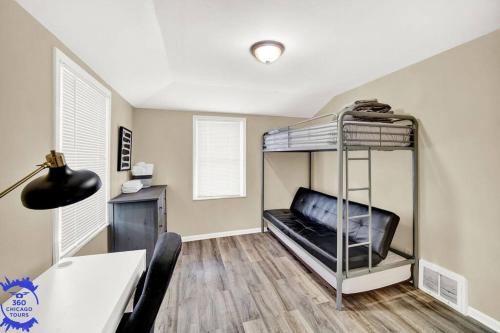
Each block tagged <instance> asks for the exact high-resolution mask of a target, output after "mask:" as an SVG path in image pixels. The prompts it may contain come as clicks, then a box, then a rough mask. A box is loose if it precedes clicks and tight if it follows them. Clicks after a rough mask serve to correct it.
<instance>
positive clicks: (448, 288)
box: [419, 259, 467, 314]
mask: <svg viewBox="0 0 500 333" xmlns="http://www.w3.org/2000/svg"><path fill="white" fill-rule="evenodd" d="M419 288H420V289H422V290H423V291H425V292H426V293H428V294H429V295H431V296H433V297H435V298H437V299H438V300H440V301H441V302H443V303H445V304H447V305H449V306H451V307H452V308H454V309H455V310H457V311H459V312H461V313H463V314H467V281H466V280H465V278H464V277H463V276H461V275H458V274H456V273H453V272H450V271H449V270H447V269H445V268H442V267H439V266H437V265H435V264H433V263H430V262H428V261H425V260H423V259H420V267H419Z"/></svg>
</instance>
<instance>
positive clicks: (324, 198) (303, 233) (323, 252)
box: [264, 187, 399, 271]
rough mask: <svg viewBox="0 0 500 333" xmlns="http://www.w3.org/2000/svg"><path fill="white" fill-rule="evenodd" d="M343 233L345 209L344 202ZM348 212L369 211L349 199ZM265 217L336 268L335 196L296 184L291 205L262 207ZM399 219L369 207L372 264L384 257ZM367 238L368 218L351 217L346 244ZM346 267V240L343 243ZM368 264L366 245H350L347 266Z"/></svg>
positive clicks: (308, 250) (365, 265) (361, 212)
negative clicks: (370, 215)
mask: <svg viewBox="0 0 500 333" xmlns="http://www.w3.org/2000/svg"><path fill="white" fill-rule="evenodd" d="M343 207H344V215H343V216H344V225H343V230H344V234H345V230H346V228H345V209H346V205H345V202H344V205H343ZM349 213H350V216H355V215H365V214H368V206H367V205H364V204H361V203H357V202H353V201H349ZM264 218H265V219H266V220H268V222H270V223H272V224H273V225H274V226H275V227H276V228H278V229H279V230H280V231H281V232H282V233H284V234H285V235H286V236H288V237H289V238H291V239H292V240H293V241H295V242H296V243H297V244H299V245H300V246H301V247H302V248H303V249H304V250H306V251H307V252H309V253H310V254H311V255H312V256H314V257H315V258H317V259H318V260H320V261H321V262H322V263H323V264H325V265H326V266H327V267H329V268H330V269H331V270H333V271H336V270H337V254H336V253H337V198H336V197H334V196H331V195H327V194H324V193H321V192H317V191H313V190H310V189H307V188H303V187H301V188H299V190H298V191H297V193H296V194H295V197H294V199H293V202H292V205H291V207H290V209H272V210H266V211H264ZM398 223H399V216H397V215H396V214H394V213H392V212H389V211H386V210H383V209H379V208H375V207H372V244H373V248H372V265H373V266H376V265H377V264H379V263H380V262H381V261H382V260H383V259H385V258H386V257H387V253H388V252H389V248H390V245H391V242H392V238H393V237H394V233H395V232H396V228H397V226H398ZM367 241H368V218H367V217H365V218H358V219H351V220H350V224H349V244H354V243H364V242H367ZM343 253H344V261H343V262H344V267H343V270H345V244H344V251H343ZM360 267H368V247H367V246H358V247H353V248H350V249H349V269H354V268H360Z"/></svg>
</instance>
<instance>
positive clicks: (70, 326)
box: [0, 250, 146, 333]
mask: <svg viewBox="0 0 500 333" xmlns="http://www.w3.org/2000/svg"><path fill="white" fill-rule="evenodd" d="M145 268H146V251H145V250H139V251H127V252H117V253H108V254H99V255H93V256H83V257H73V258H66V259H63V260H61V261H60V262H59V263H58V264H57V265H54V266H52V267H51V268H50V269H48V270H47V271H45V272H44V273H43V274H42V275H40V276H39V277H38V278H37V279H35V280H34V283H35V284H36V285H38V289H37V295H38V298H39V300H40V305H39V307H38V309H39V311H37V312H36V315H35V317H36V319H37V320H38V324H35V325H34V326H33V328H32V329H31V330H30V333H31V332H35V333H36V332H40V333H68V332H71V333H80V332H81V333H94V332H95V333H101V332H106V333H107V332H115V331H116V328H117V327H118V324H119V323H120V319H121V317H122V315H123V312H124V311H125V308H126V306H127V304H128V302H129V299H130V297H131V296H132V294H133V292H134V290H135V287H136V285H137V282H138V281H139V278H140V276H141V274H142V272H143V271H144V270H145ZM12 278H14V277H12ZM0 317H1V314H0Z"/></svg>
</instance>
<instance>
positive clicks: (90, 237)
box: [55, 223, 109, 263]
mask: <svg viewBox="0 0 500 333" xmlns="http://www.w3.org/2000/svg"><path fill="white" fill-rule="evenodd" d="M108 226H109V223H106V224H104V225H102V226H101V227H99V229H97V230H96V231H94V232H93V233H91V234H89V235H88V236H87V237H85V238H84V239H83V240H82V241H81V242H80V243H78V244H76V245H75V246H74V247H73V248H72V249H70V250H69V251H68V252H66V253H65V254H64V255H61V256H59V259H58V260H55V263H57V262H58V261H59V260H61V259H63V258H67V257H73V256H74V255H75V254H77V253H78V251H80V250H81V249H82V248H83V247H84V246H85V245H87V244H88V243H90V241H92V240H93V239H94V238H96V237H97V235H99V234H100V233H101V232H102V231H103V230H104V229H107V228H108ZM56 259H57V258H56Z"/></svg>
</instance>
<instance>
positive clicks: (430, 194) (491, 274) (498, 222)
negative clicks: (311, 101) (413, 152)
mask: <svg viewBox="0 0 500 333" xmlns="http://www.w3.org/2000/svg"><path fill="white" fill-rule="evenodd" d="M372 97H377V98H379V99H380V100H382V101H384V102H387V103H390V104H391V105H393V106H394V107H395V108H397V109H400V111H401V112H405V113H409V114H412V115H414V116H415V117H417V118H418V119H419V121H420V126H421V130H420V148H421V150H420V158H421V159H420V177H421V178H420V179H421V180H420V199H421V207H420V223H421V232H420V246H421V256H422V258H425V259H427V260H429V261H431V262H434V263H436V264H438V265H441V266H443V267H446V268H448V269H450V270H452V271H455V272H457V273H459V274H462V275H464V276H465V277H466V278H467V280H468V281H469V297H470V300H469V301H470V305H471V306H472V307H474V308H476V309H478V310H480V311H482V312H484V313H486V314H488V315H490V316H492V317H494V318H496V319H497V320H500V302H499V298H500V264H499V263H498V259H497V255H498V254H499V253H500V242H499V241H498V237H499V236H500V219H499V216H498V213H497V207H498V206H497V205H498V202H499V200H500V194H499V189H500V177H499V174H498V172H499V170H500V153H499V152H500V150H499V140H500V30H499V31H496V32H494V33H492V34H489V35H487V36H484V37H482V38H479V39H477V40H474V41H472V42H470V43H467V44H464V45H461V46H459V47H456V48H454V49H451V50H449V51H446V52H444V53H442V54H439V55H437V56H434V57H432V58H430V59H427V60H425V61H422V62H420V63H418V64H415V65H412V66H410V67H407V68H405V69H402V70H400V71H397V72H395V73H392V74H390V75H387V76H385V77H382V78H380V79H378V80H376V81H373V82H370V83H368V84H365V85H363V86H361V87H359V88H356V89H353V90H351V91H348V92H346V93H344V94H341V95H339V96H336V97H335V98H333V99H332V100H331V101H330V102H329V103H328V105H327V106H326V107H325V108H324V109H323V110H321V112H320V113H326V112H332V111H338V110H340V109H341V108H342V107H343V106H344V105H346V104H348V103H350V102H352V101H353V100H355V99H360V98H372ZM333 158H334V156H333V154H321V155H319V154H316V156H315V158H314V162H315V165H316V167H315V169H316V171H317V172H316V175H317V177H316V178H315V179H314V183H315V186H316V188H320V189H321V190H326V191H327V192H332V193H335V187H333V186H332V185H333V184H334V183H335V181H334V179H333V178H332V175H333V174H335V172H334V170H333V169H334V168H335V163H332V162H334V159H333ZM373 164H374V165H373V169H374V173H375V193H374V199H375V203H376V204H377V205H379V206H381V207H387V208H389V209H391V210H394V211H396V212H398V213H399V214H400V215H401V216H402V217H403V220H404V221H403V223H404V224H403V225H404V226H405V228H403V230H399V231H398V233H399V235H398V237H399V238H398V240H397V243H398V244H399V247H402V248H405V247H407V246H408V242H407V239H404V237H402V236H404V234H405V231H407V230H405V229H407V228H406V226H408V221H409V219H410V214H411V208H410V206H409V204H410V202H411V201H410V197H409V196H408V194H409V189H410V183H409V179H410V178H409V175H410V173H409V172H410V169H409V168H410V165H411V164H410V159H409V155H408V154H406V156H405V153H401V152H399V153H398V152H392V153H387V152H385V153H384V152H380V153H377V154H376V156H375V158H374V163H373ZM332 168H333V169H332ZM354 178H356V177H355V176H354ZM358 181H360V180H358Z"/></svg>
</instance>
